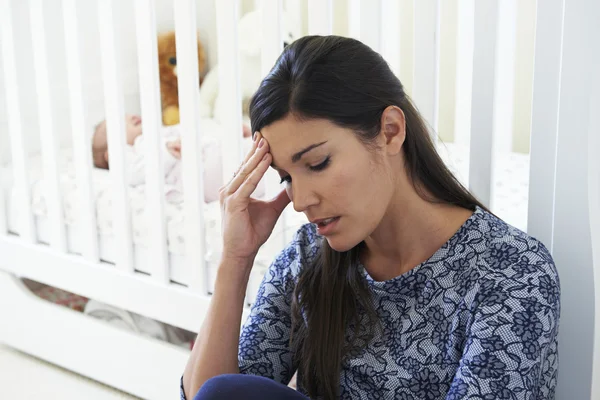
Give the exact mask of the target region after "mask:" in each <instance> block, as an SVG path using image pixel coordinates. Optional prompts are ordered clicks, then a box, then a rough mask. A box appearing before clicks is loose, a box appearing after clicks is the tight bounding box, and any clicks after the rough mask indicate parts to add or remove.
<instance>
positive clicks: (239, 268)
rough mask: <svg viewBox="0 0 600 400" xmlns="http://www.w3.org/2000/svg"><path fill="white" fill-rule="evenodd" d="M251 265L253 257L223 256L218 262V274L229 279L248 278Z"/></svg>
mask: <svg viewBox="0 0 600 400" xmlns="http://www.w3.org/2000/svg"><path fill="white" fill-rule="evenodd" d="M253 265H254V257H243V258H238V257H229V256H223V257H222V258H221V261H220V262H219V269H218V272H219V273H222V274H224V275H227V276H228V277H229V278H231V279H235V278H236V277H240V278H245V277H249V276H250V271H251V270H252V266H253Z"/></svg>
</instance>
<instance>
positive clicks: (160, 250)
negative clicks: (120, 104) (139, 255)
mask: <svg viewBox="0 0 600 400" xmlns="http://www.w3.org/2000/svg"><path fill="white" fill-rule="evenodd" d="M135 16H136V29H137V48H138V66H139V75H140V78H139V79H140V102H141V108H142V128H143V132H144V144H145V145H146V148H145V151H146V160H147V162H146V163H145V167H146V223H147V224H148V225H147V226H148V230H149V233H150V246H149V248H150V253H149V254H150V259H149V260H148V261H151V262H150V265H151V272H150V273H151V275H152V278H154V279H155V280H157V281H159V282H162V283H168V282H169V258H168V249H167V228H166V219H165V211H164V198H165V195H164V179H163V177H164V175H165V174H164V169H163V159H162V154H163V153H162V151H164V149H163V146H164V145H165V144H164V143H163V140H162V138H161V135H160V130H159V124H160V123H161V122H160V115H161V107H160V99H159V93H160V88H159V74H158V51H157V39H156V17H155V15H154V0H136V1H135Z"/></svg>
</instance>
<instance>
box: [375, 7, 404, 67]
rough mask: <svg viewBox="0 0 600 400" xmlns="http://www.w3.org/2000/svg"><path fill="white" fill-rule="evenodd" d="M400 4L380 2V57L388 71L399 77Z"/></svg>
mask: <svg viewBox="0 0 600 400" xmlns="http://www.w3.org/2000/svg"><path fill="white" fill-rule="evenodd" d="M399 16H400V2H399V1H398V0H381V17H380V21H381V25H380V26H381V30H380V32H379V35H380V39H379V42H380V46H381V55H382V56H383V57H384V58H385V60H386V61H387V62H388V64H389V66H390V69H391V70H392V71H393V72H394V73H395V74H396V76H399V75H400V19H399Z"/></svg>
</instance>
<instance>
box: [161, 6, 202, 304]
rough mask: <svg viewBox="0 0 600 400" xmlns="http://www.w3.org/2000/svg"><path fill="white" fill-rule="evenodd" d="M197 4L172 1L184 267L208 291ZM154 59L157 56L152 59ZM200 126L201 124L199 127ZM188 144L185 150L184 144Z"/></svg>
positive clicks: (192, 281)
mask: <svg viewBox="0 0 600 400" xmlns="http://www.w3.org/2000/svg"><path fill="white" fill-rule="evenodd" d="M195 16H196V4H195V2H194V1H192V0H177V1H175V29H176V36H177V39H176V41H177V59H178V62H177V70H178V90H179V105H180V110H181V128H182V167H183V168H182V172H183V176H182V178H183V187H184V196H185V216H186V219H185V240H186V266H187V271H188V274H189V279H190V283H189V284H190V286H191V287H192V288H193V289H194V290H195V291H197V292H198V293H201V294H207V293H208V289H207V282H206V281H207V271H206V260H205V237H204V209H203V204H204V189H203V188H204V186H203V179H202V171H203V170H202V150H201V148H200V138H201V134H202V131H201V129H199V128H198V127H199V121H198V118H197V113H196V110H198V108H199V101H198V92H197V90H198V89H197V87H198V82H199V81H200V77H199V76H198V49H197V46H196V40H197V39H196V35H197V33H196V19H195ZM155 59H156V58H155ZM200 128H201V126H200ZM184 145H185V146H186V147H187V150H186V148H185V147H183V146H184Z"/></svg>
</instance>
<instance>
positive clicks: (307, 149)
mask: <svg viewBox="0 0 600 400" xmlns="http://www.w3.org/2000/svg"><path fill="white" fill-rule="evenodd" d="M325 143H327V141H324V142H321V143H315V144H311V145H310V146H308V147H306V148H304V149H302V150H300V151H299V152H297V153H296V154H294V155H293V156H292V163H296V162H298V161H300V159H301V158H302V156H303V155H304V154H306V153H308V152H309V151H311V150H313V149H315V148H317V147H319V146H322V145H324V144H325ZM271 167H273V168H275V169H279V168H277V166H276V165H275V163H273V162H272V163H271Z"/></svg>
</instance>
